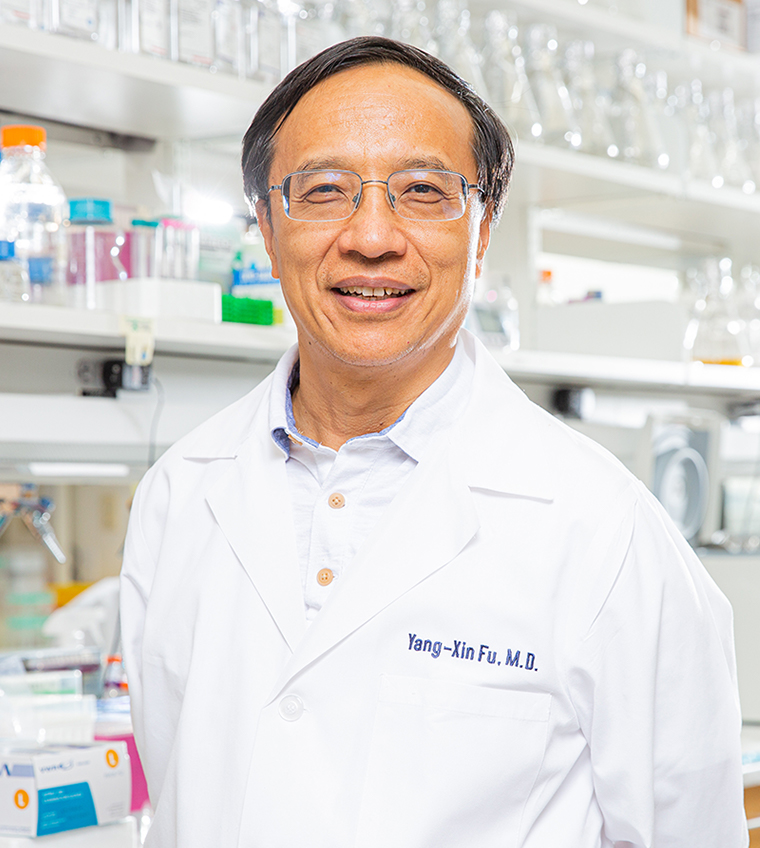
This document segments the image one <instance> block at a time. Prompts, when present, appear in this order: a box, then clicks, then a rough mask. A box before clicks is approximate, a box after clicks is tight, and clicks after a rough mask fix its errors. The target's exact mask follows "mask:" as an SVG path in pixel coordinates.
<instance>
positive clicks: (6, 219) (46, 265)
mask: <svg viewBox="0 0 760 848" xmlns="http://www.w3.org/2000/svg"><path fill="white" fill-rule="evenodd" d="M46 137H47V136H46V133H45V130H44V129H43V128H42V127H38V126H32V125H27V124H23V125H10V124H9V125H6V126H4V127H3V128H2V131H0V144H1V145H2V154H3V158H2V161H0V238H1V239H4V240H5V241H12V242H14V249H15V256H16V260H17V261H18V262H19V263H20V264H21V266H22V268H23V269H24V271H25V272H26V273H27V274H28V276H29V280H30V282H31V285H32V299H33V300H34V301H35V302H45V303H51V304H59V305H60V304H62V303H63V300H64V279H65V271H66V236H65V233H64V222H65V219H66V196H65V195H64V193H63V189H62V188H61V186H60V185H59V183H58V181H57V180H56V179H55V177H53V175H52V174H51V173H50V171H49V170H48V168H47V166H46V165H45V142H46Z"/></svg>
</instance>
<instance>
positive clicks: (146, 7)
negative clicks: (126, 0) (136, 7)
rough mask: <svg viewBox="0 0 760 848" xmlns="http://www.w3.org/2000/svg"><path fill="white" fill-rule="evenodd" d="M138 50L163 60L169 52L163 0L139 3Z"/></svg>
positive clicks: (166, 14) (166, 18) (165, 9)
mask: <svg viewBox="0 0 760 848" xmlns="http://www.w3.org/2000/svg"><path fill="white" fill-rule="evenodd" d="M140 50H141V51H142V52H143V53H149V54H150V55H151V56H160V57H161V58H165V57H166V56H167V54H168V52H169V14H168V10H167V7H166V2H165V0H142V2H141V3H140Z"/></svg>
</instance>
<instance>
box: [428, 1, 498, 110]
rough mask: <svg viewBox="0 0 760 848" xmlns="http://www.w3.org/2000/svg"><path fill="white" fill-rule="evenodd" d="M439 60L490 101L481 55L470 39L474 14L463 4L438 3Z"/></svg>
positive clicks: (436, 26)
mask: <svg viewBox="0 0 760 848" xmlns="http://www.w3.org/2000/svg"><path fill="white" fill-rule="evenodd" d="M434 37H435V43H436V46H437V49H438V57H439V58H440V59H442V60H443V61H444V62H445V63H446V64H447V65H448V66H449V67H450V68H453V70H454V71H456V72H457V73H458V74H459V76H460V77H462V79H464V80H466V81H467V82H469V83H470V85H471V86H472V87H473V88H474V89H475V91H477V92H478V94H480V96H481V97H484V98H486V99H489V95H488V91H487V86H486V82H485V79H484V77H483V67H482V62H481V58H480V53H479V52H478V50H477V49H476V47H475V45H474V44H473V41H472V38H471V36H470V12H469V9H467V8H466V7H465V6H464V5H463V4H462V3H461V2H459V0H438V4H437V6H436V25H435V30H434Z"/></svg>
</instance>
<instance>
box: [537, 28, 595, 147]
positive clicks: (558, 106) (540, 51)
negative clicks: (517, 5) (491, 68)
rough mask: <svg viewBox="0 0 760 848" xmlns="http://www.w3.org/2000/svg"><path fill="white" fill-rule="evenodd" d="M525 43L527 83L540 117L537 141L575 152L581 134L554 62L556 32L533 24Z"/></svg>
mask: <svg viewBox="0 0 760 848" xmlns="http://www.w3.org/2000/svg"><path fill="white" fill-rule="evenodd" d="M526 43H527V56H526V69H527V72H528V79H529V81H530V87H531V91H532V92H533V96H534V97H535V98H536V105H537V106H538V112H539V114H540V115H541V133H540V135H539V136H538V139H539V140H541V141H544V142H546V143H547V144H554V145H557V146H560V147H572V148H575V149H577V148H579V147H580V146H581V142H582V139H581V133H580V129H579V128H578V124H577V121H576V117H575V112H574V110H573V104H572V100H571V99H570V92H569V91H568V90H567V86H566V85H565V80H564V78H563V76H562V71H561V70H560V67H559V63H558V59H557V50H558V47H559V42H558V41H557V30H556V28H555V27H553V26H550V25H548V24H534V25H533V26H531V27H529V28H528V31H527V34H526Z"/></svg>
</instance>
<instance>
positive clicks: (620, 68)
mask: <svg viewBox="0 0 760 848" xmlns="http://www.w3.org/2000/svg"><path fill="white" fill-rule="evenodd" d="M616 70H617V80H616V83H615V86H614V88H613V91H612V94H611V97H610V123H611V125H612V129H613V131H614V133H615V138H616V142H617V147H618V149H619V151H620V159H621V160H623V161H625V162H631V163H634V164H636V165H644V166H645V167H648V168H659V169H665V168H667V167H668V165H669V164H670V156H669V155H668V152H667V150H666V149H665V143H664V141H663V140H662V136H661V133H660V128H659V126H658V125H657V122H656V121H655V118H654V115H653V113H652V109H651V104H650V102H649V97H648V95H647V90H646V85H645V83H644V79H645V77H646V73H647V71H646V65H645V63H644V62H643V60H642V59H641V57H640V56H638V55H637V53H636V52H635V51H634V50H631V49H626V50H623V52H622V53H621V54H620V56H619V57H618V60H617V69H616Z"/></svg>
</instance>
